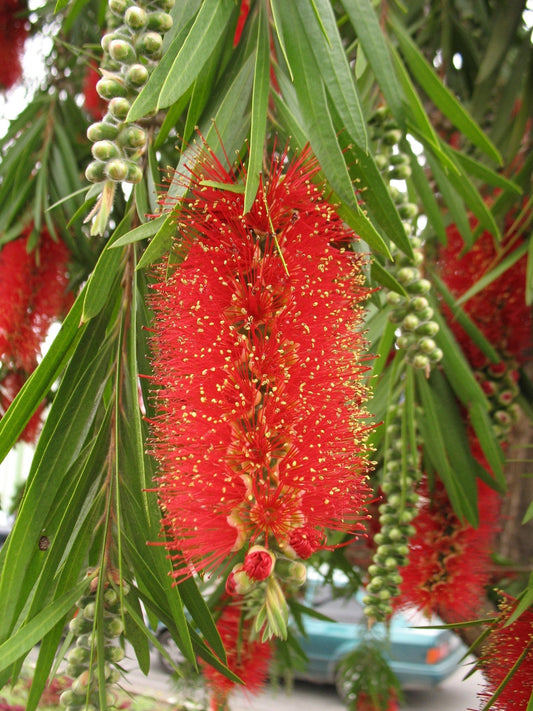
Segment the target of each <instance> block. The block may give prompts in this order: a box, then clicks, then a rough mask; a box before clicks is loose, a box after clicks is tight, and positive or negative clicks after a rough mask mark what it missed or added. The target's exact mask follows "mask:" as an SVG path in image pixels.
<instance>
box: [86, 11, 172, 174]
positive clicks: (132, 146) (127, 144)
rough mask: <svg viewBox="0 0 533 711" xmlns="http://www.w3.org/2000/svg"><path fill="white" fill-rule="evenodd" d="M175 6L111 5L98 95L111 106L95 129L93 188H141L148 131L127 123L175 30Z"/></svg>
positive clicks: (91, 168) (92, 133)
mask: <svg viewBox="0 0 533 711" xmlns="http://www.w3.org/2000/svg"><path fill="white" fill-rule="evenodd" d="M174 1H175V0H137V1H136V2H133V0H110V1H109V10H110V19H109V22H108V25H109V27H110V31H108V32H107V33H106V34H105V35H104V36H103V37H102V48H103V50H104V56H103V60H102V68H101V72H102V78H101V79H100V80H99V81H98V83H97V85H96V90H97V92H98V94H99V95H100V96H101V97H102V98H103V99H105V100H106V101H107V102H108V109H107V113H106V115H105V116H104V117H103V119H102V120H101V121H97V122H96V123H93V124H91V126H89V129H88V131H87V137H88V139H89V140H90V141H91V142H92V144H93V145H92V155H93V159H94V160H93V161H92V162H91V163H90V164H89V165H88V167H87V169H86V171H85V177H86V178H87V180H89V182H91V183H99V182H101V181H103V180H111V181H113V182H117V183H119V182H122V181H126V182H128V183H139V182H140V181H141V180H142V176H143V173H142V170H141V167H140V165H139V162H140V157H141V156H142V155H143V153H144V151H145V149H146V143H147V133H146V130H145V129H144V128H143V127H142V126H140V125H139V124H137V123H131V122H128V121H126V117H127V115H128V113H129V110H130V108H131V106H132V104H133V102H134V101H135V98H136V97H137V95H138V94H139V92H140V91H141V89H142V88H143V87H144V85H145V84H146V82H147V81H148V78H149V76H150V74H151V72H152V71H153V69H154V67H155V66H156V65H157V63H158V61H159V60H160V58H161V55H162V47H163V35H164V34H165V32H167V31H168V30H169V29H170V28H171V27H172V17H171V15H170V14H169V11H170V10H171V9H172V7H173V5H174Z"/></svg>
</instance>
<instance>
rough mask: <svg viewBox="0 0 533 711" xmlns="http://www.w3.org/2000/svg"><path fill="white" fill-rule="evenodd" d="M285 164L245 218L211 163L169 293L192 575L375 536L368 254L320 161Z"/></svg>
mask: <svg viewBox="0 0 533 711" xmlns="http://www.w3.org/2000/svg"><path fill="white" fill-rule="evenodd" d="M285 163H286V156H285V155H283V156H281V157H280V158H277V159H275V160H274V161H273V164H272V168H271V172H270V175H269V177H268V180H267V181H266V183H264V184H261V186H260V188H259V191H258V195H257V197H256V200H255V202H254V204H253V206H252V209H251V211H250V212H249V213H247V214H246V215H243V195H242V194H241V193H239V192H236V191H235V190H234V185H235V180H236V179H235V176H234V175H233V174H232V173H230V172H228V171H227V170H226V169H225V168H224V167H223V166H222V165H221V164H220V163H219V162H218V161H217V160H216V159H215V158H214V157H213V156H212V155H211V156H209V157H208V158H204V159H203V162H201V164H200V167H199V168H198V169H197V172H196V173H195V175H194V176H193V184H192V192H193V195H194V197H193V198H192V199H191V201H190V202H189V203H188V204H187V205H186V206H185V207H183V209H182V210H181V212H180V213H179V218H178V219H179V225H178V226H179V231H180V233H181V236H182V242H181V245H182V246H181V247H179V248H178V257H179V258H180V259H181V260H182V262H183V263H182V264H180V266H179V267H178V268H177V269H176V270H175V272H174V273H173V274H172V275H171V276H170V277H169V278H168V279H167V278H166V265H165V267H163V268H162V269H161V271H160V280H159V283H158V284H157V285H156V287H155V289H156V291H155V296H154V298H153V300H152V302H153V307H154V310H155V326H154V331H155V335H154V339H153V340H154V372H155V375H154V383H155V385H157V386H158V389H157V390H156V391H155V393H156V404H157V410H158V415H157V417H156V419H155V421H154V422H153V429H152V432H153V449H154V453H155V455H156V457H157V459H158V460H159V464H160V475H159V480H158V481H159V486H158V493H159V496H160V501H161V504H162V508H163V511H164V518H163V525H164V527H165V529H166V531H167V534H168V536H169V540H170V541H172V543H170V544H169V547H171V546H172V547H173V548H174V549H175V550H178V551H180V553H179V554H176V555H175V558H176V567H177V569H176V575H177V576H178V575H187V574H190V572H191V571H193V570H202V569H213V568H215V567H216V566H218V565H219V564H221V563H222V562H224V563H226V564H230V562H231V561H230V560H229V559H230V558H231V555H232V553H233V552H235V551H237V550H238V549H240V548H242V547H243V546H245V545H250V544H253V543H262V544H264V545H267V546H268V548H269V549H270V550H272V549H275V546H276V544H277V545H278V546H279V548H281V549H282V550H283V547H284V546H285V547H287V548H288V547H289V541H290V538H291V535H292V534H293V532H294V531H295V530H297V529H301V528H302V527H306V529H307V530H309V531H314V534H310V535H309V537H308V540H313V541H314V542H316V543H317V542H318V541H319V540H320V541H321V544H320V547H324V546H325V544H326V543H325V533H324V532H325V530H326V529H333V530H340V531H343V532H347V533H355V532H357V531H358V530H360V527H361V526H360V519H361V514H362V508H363V505H364V501H365V499H366V497H367V493H368V490H367V486H366V481H365V479H364V477H363V474H364V473H365V471H366V469H367V464H366V461H365V459H364V456H363V455H364V450H365V444H364V439H365V429H366V428H365V427H364V426H363V425H362V423H361V418H362V417H364V414H365V413H364V412H363V410H362V403H363V402H364V400H365V398H366V389H365V386H364V385H363V383H362V379H363V378H364V377H365V374H366V367H364V366H363V365H361V350H362V347H363V339H362V336H361V335H360V333H359V332H358V327H359V326H360V325H361V319H362V314H361V306H360V302H361V301H363V300H364V299H365V298H366V290H365V289H364V288H363V287H362V272H361V265H362V262H361V257H360V256H358V255H355V254H353V253H350V252H348V251H344V249H343V247H344V246H345V245H346V244H347V242H348V240H350V239H353V234H352V233H351V232H349V231H347V230H346V228H345V227H344V226H343V223H342V221H341V220H340V218H339V217H338V216H337V215H336V213H335V211H334V209H333V207H332V206H331V205H329V204H328V203H327V202H325V201H324V200H323V198H322V196H321V194H320V192H319V190H318V189H317V188H316V187H315V186H314V185H313V184H312V182H311V178H312V177H313V176H314V175H315V173H316V171H317V165H316V163H315V162H313V161H311V160H310V157H309V153H308V152H306V153H304V154H303V155H302V156H301V157H299V158H298V159H296V160H295V161H294V162H293V163H292V164H290V165H289V166H288V167H287V170H286V173H285V174H284V173H283V172H282V169H283V168H284V166H285ZM206 182H207V184H206ZM210 183H211V184H210ZM214 184H217V185H216V186H214ZM220 184H223V185H227V186H228V189H227V190H226V189H224V187H220ZM348 403H350V405H348ZM313 536H314V538H313ZM315 539H316V540H315ZM314 544H315V543H313V545H314ZM228 558H229V559H228Z"/></svg>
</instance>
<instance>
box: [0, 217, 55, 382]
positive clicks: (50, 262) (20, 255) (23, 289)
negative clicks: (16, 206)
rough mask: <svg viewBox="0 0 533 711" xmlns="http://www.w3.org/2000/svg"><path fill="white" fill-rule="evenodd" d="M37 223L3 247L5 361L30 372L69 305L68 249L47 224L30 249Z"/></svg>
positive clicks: (0, 286)
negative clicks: (50, 230)
mask: <svg viewBox="0 0 533 711" xmlns="http://www.w3.org/2000/svg"><path fill="white" fill-rule="evenodd" d="M31 231H32V227H31V226H30V227H28V228H27V229H26V230H25V231H24V233H23V235H22V236H21V237H19V238H17V239H15V240H13V241H11V242H8V243H7V244H5V245H4V246H3V248H2V251H1V252H0V360H1V361H3V363H4V365H5V366H7V367H9V368H14V369H21V370H24V371H26V372H27V373H29V372H31V371H32V370H33V369H34V367H35V365H36V362H37V356H38V355H39V353H40V349H41V345H42V342H43V340H44V338H45V337H46V334H47V332H48V329H49V327H50V324H51V323H52V321H53V320H54V319H55V318H57V317H58V316H60V315H61V313H62V312H63V310H64V307H65V304H66V299H67V297H66V290H67V286H68V274H67V262H68V259H69V253H68V250H67V248H66V246H65V245H64V243H63V242H61V241H57V242H56V241H54V240H53V239H52V237H51V236H50V234H49V233H48V230H46V229H43V231H42V232H41V235H40V237H39V243H38V246H37V247H36V249H34V250H33V251H28V240H29V237H30V235H31Z"/></svg>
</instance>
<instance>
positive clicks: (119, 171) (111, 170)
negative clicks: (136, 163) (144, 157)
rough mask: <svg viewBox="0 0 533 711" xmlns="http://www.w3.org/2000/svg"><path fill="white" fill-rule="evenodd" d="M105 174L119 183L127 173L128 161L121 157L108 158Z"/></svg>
mask: <svg viewBox="0 0 533 711" xmlns="http://www.w3.org/2000/svg"><path fill="white" fill-rule="evenodd" d="M105 174H106V177H107V178H109V180H113V181H114V182H116V183H120V182H122V181H123V180H125V179H126V176H127V175H128V163H127V161H125V160H123V159H122V158H114V159H113V160H110V161H109V162H108V163H107V164H106V167H105Z"/></svg>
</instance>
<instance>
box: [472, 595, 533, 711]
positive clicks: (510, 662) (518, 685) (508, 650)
mask: <svg viewBox="0 0 533 711" xmlns="http://www.w3.org/2000/svg"><path fill="white" fill-rule="evenodd" d="M516 606H517V600H515V599H514V598H512V597H511V596H509V595H505V596H504V597H503V599H502V602H501V603H500V605H499V607H500V614H499V615H498V617H497V619H496V620H495V622H494V623H493V624H492V629H491V632H490V634H489V637H488V640H487V643H486V644H485V647H484V648H483V654H482V656H481V658H480V660H479V662H478V667H479V668H480V669H481V670H482V672H483V676H484V679H485V688H484V690H483V691H482V692H481V693H480V694H479V697H480V700H481V702H482V704H483V706H484V705H485V704H486V703H487V702H488V700H489V699H490V698H491V697H492V696H493V694H494V693H495V692H496V690H497V689H498V688H499V687H500V685H501V684H502V682H503V681H504V679H505V677H506V676H507V675H508V674H510V672H512V674H510V678H509V680H508V682H507V683H506V684H505V686H504V687H503V689H502V690H501V692H500V693H499V695H498V697H497V698H496V699H495V701H494V702H493V704H492V705H491V709H493V710H494V711H510V710H511V709H512V711H526V709H527V708H528V703H529V700H530V697H531V690H532V689H533V608H531V607H530V608H529V609H528V610H526V611H525V612H524V613H523V614H522V615H520V617H518V618H517V619H516V620H515V621H514V622H511V624H508V621H509V619H510V617H511V615H512V614H513V612H514V611H515V609H516Z"/></svg>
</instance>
